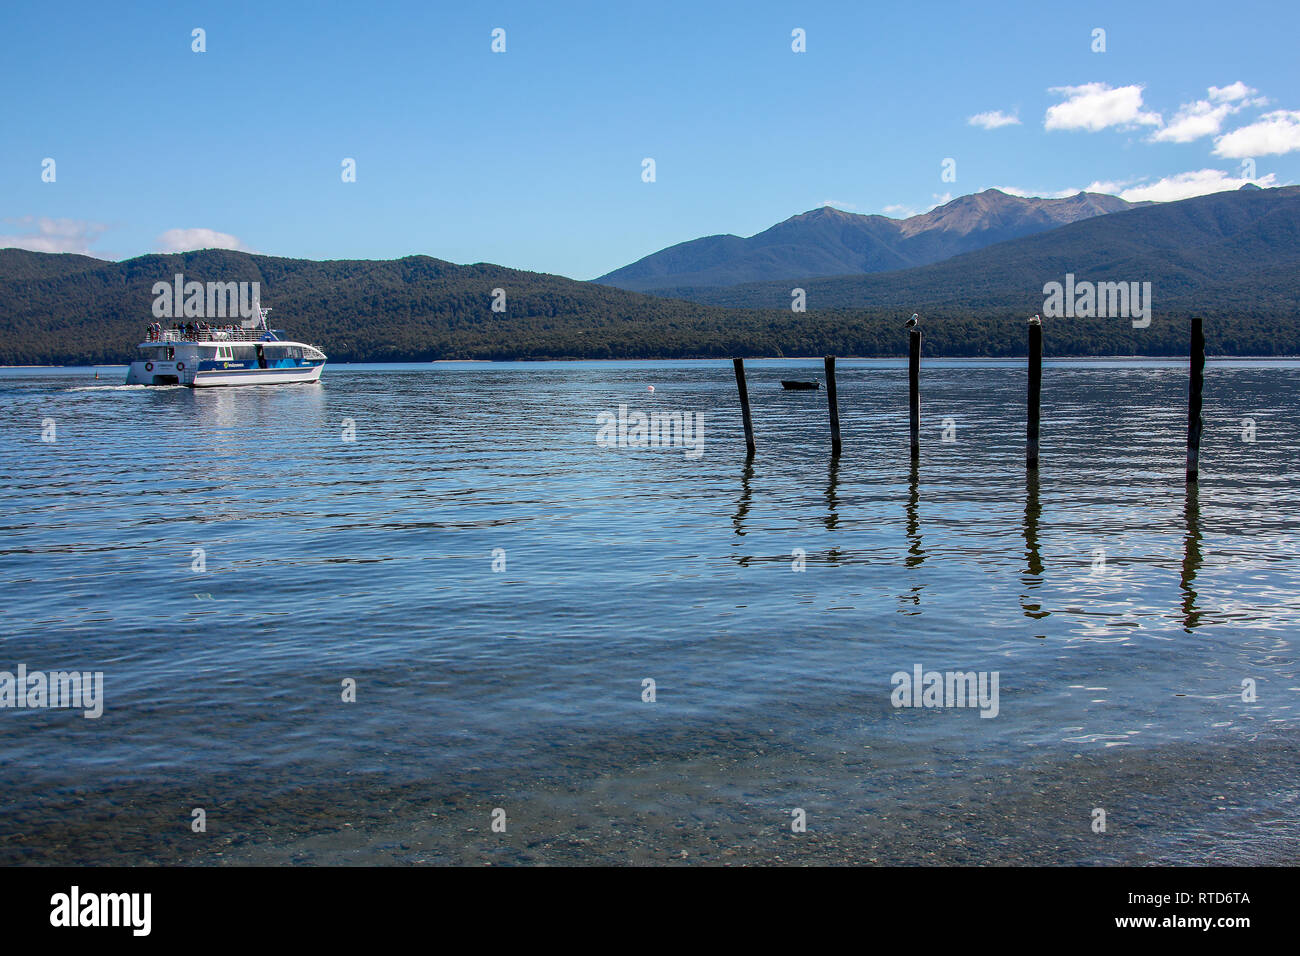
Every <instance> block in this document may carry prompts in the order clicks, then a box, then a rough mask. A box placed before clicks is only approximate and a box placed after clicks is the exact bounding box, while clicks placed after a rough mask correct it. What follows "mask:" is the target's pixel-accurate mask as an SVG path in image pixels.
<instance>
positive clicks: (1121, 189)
mask: <svg viewBox="0 0 1300 956" xmlns="http://www.w3.org/2000/svg"><path fill="white" fill-rule="evenodd" d="M1248 182H1253V183H1254V184H1255V185H1257V186H1261V187H1264V188H1270V187H1272V186H1277V185H1279V184H1278V182H1277V177H1276V176H1274V175H1273V174H1272V173H1269V174H1268V175H1267V176H1262V177H1256V178H1255V179H1245V178H1239V177H1236V176H1230V175H1228V174H1227V173H1225V172H1223V171H1222V170H1219V169H1198V170H1195V171H1193V172H1187V173H1177V174H1175V175H1173V176H1166V177H1164V178H1163V179H1160V180H1157V181H1156V182H1153V183H1152V182H1145V181H1143V180H1140V179H1124V180H1118V181H1116V180H1108V181H1103V180H1094V181H1093V182H1091V183H1089V184H1088V185H1087V186H1084V187H1082V188H1071V189H1060V190H1040V191H1038V192H1030V191H1029V190H1026V189H1021V188H1019V187H1017V186H994V187H993V188H994V189H1000V190H1001V191H1002V192H1004V193H1006V194H1007V195H1008V196H1020V197H1021V198H1024V199H1028V198H1039V199H1067V198H1069V197H1070V196H1076V195H1078V194H1079V193H1081V192H1085V193H1102V194H1104V195H1107V196H1118V197H1120V198H1121V199H1127V200H1128V201H1129V202H1147V201H1149V202H1173V201H1174V200H1177V199H1190V198H1191V197H1193V196H1204V195H1207V194H1209V193H1219V192H1223V191H1225V190H1228V189H1240V188H1241V187H1242V186H1244V185H1246V183H1248Z"/></svg>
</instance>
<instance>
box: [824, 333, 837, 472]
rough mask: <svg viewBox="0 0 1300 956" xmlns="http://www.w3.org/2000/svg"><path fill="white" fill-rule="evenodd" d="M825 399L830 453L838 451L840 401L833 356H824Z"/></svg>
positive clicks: (835, 453)
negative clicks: (829, 416)
mask: <svg viewBox="0 0 1300 956" xmlns="http://www.w3.org/2000/svg"><path fill="white" fill-rule="evenodd" d="M826 400H827V402H828V403H829V405H830V409H831V454H832V455H839V453H840V402H839V397H838V396H837V394H836V392H835V356H834V355H828V356H826Z"/></svg>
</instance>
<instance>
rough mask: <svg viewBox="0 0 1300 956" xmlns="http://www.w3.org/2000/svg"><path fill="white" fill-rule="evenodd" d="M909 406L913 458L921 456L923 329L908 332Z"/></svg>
mask: <svg viewBox="0 0 1300 956" xmlns="http://www.w3.org/2000/svg"><path fill="white" fill-rule="evenodd" d="M907 338H908V353H907V406H908V411H909V413H910V415H911V419H912V458H913V459H916V458H920V457H921V330H920V329H912V330H911V331H910V332H908V333H907Z"/></svg>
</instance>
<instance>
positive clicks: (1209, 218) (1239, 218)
mask: <svg viewBox="0 0 1300 956" xmlns="http://www.w3.org/2000/svg"><path fill="white" fill-rule="evenodd" d="M1298 272H1300V186H1288V187H1279V188H1274V189H1259V188H1256V187H1253V186H1250V187H1243V188H1242V189H1240V190H1237V191H1234V192H1221V193H1213V194H1211V195H1208V196H1197V197H1195V198H1193V199H1184V200H1180V201H1178V202H1168V203H1154V204H1150V205H1146V206H1143V207H1142V208H1136V209H1130V210H1128V211H1124V212H1116V213H1113V214H1110V215H1105V216H1097V217H1093V218H1090V219H1086V220H1082V221H1079V222H1074V223H1071V224H1069V225H1066V226H1061V227H1060V228H1057V229H1053V230H1051V231H1050V232H1044V233H1040V234H1038V235H1035V236H1030V237H1025V238H1021V239H1013V240H1010V241H1008V242H1002V243H998V244H997V245H994V246H988V247H986V248H983V249H979V250H976V251H974V252H968V253H965V254H962V255H958V256H953V257H952V258H950V259H946V260H944V261H942V262H938V263H934V264H932V265H928V266H922V267H919V268H914V269H904V270H900V271H897V272H890V273H883V274H877V275H844V276H833V277H811V278H807V279H801V280H800V286H801V287H802V288H803V289H804V291H805V296H806V303H807V307H808V308H809V309H936V308H938V309H943V310H945V311H954V310H955V311H966V312H968V313H970V314H974V315H991V314H998V313H1001V312H1007V311H1010V312H1024V311H1026V310H1028V311H1029V312H1036V311H1039V308H1040V306H1041V303H1042V301H1043V286H1044V285H1045V284H1046V283H1048V282H1053V281H1056V282H1063V281H1064V279H1065V276H1066V275H1067V274H1072V275H1074V276H1075V277H1076V278H1077V279H1079V280H1088V281H1094V282H1116V281H1118V282H1150V283H1151V284H1152V294H1153V301H1154V303H1155V308H1156V311H1157V312H1161V311H1163V312H1170V313H1175V314H1187V313H1190V312H1199V313H1202V314H1205V315H1209V314H1221V315H1229V314H1240V315H1257V316H1264V315H1272V316H1292V315H1296V314H1297V312H1298V311H1300V309H1298V306H1300V280H1298V279H1297V274H1298ZM790 292H791V285H790V282H789V281H784V282H762V283H747V284H740V285H734V286H729V287H726V288H712V287H702V288H674V289H663V290H658V294H660V295H671V296H675V297H678V298H685V299H689V300H691V301H695V302H700V303H707V304H712V305H726V306H731V307H737V308H748V309H755V308H781V307H785V308H789V305H790V301H791V296H790ZM1292 346H1293V348H1295V347H1296V343H1292Z"/></svg>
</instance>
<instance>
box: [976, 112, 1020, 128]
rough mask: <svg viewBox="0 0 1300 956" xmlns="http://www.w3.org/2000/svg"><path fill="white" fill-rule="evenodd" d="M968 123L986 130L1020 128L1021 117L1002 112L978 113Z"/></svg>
mask: <svg viewBox="0 0 1300 956" xmlns="http://www.w3.org/2000/svg"><path fill="white" fill-rule="evenodd" d="M966 122H968V123H970V125H971V126H981V127H983V128H984V129H997V128H998V127H1000V126H1019V125H1020V117H1019V116H1016V115H1015V114H1014V113H1010V114H1008V113H1004V112H1002V111H1001V110H989V111H988V112H987V113H976V114H975V115H974V116H972V117H971V118H970V119H968V120H967V121H966Z"/></svg>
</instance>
